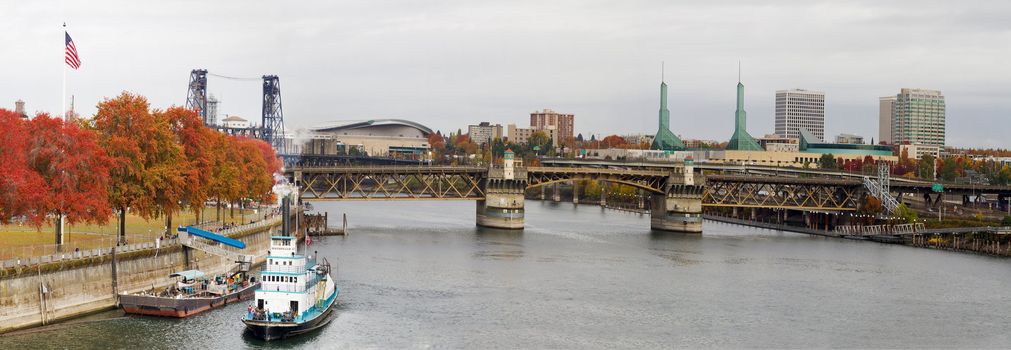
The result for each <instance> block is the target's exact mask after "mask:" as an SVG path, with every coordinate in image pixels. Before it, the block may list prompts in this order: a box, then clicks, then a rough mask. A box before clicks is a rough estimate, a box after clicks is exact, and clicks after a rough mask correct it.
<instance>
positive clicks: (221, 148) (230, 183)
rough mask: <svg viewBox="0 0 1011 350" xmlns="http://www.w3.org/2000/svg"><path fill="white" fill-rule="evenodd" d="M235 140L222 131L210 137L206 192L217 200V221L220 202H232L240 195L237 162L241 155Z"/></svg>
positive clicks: (219, 214) (239, 168)
mask: <svg viewBox="0 0 1011 350" xmlns="http://www.w3.org/2000/svg"><path fill="white" fill-rule="evenodd" d="M237 142H238V141H237V140H236V139H235V138H234V137H231V136H228V135H225V134H222V133H215V134H214V136H213V138H212V144H213V147H212V149H213V152H211V161H212V163H213V166H212V169H213V171H212V172H213V175H212V176H211V183H210V187H209V191H208V194H209V195H210V197H211V198H214V200H215V202H217V220H218V221H220V220H221V204H222V203H223V202H232V201H233V200H236V199H238V198H239V196H240V195H241V184H240V181H241V179H240V176H241V172H242V167H241V166H240V163H239V162H238V159H239V158H240V157H241V156H240V154H239V153H238V151H237V149H238V146H237Z"/></svg>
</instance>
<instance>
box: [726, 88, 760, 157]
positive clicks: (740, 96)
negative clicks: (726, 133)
mask: <svg viewBox="0 0 1011 350" xmlns="http://www.w3.org/2000/svg"><path fill="white" fill-rule="evenodd" d="M727 150H733V151H761V150H762V146H760V145H759V144H758V141H757V140H755V138H754V137H751V134H749V133H748V113H747V112H745V111H744V84H742V83H741V82H740V81H738V82H737V111H735V112H734V135H733V136H731V137H730V142H727Z"/></svg>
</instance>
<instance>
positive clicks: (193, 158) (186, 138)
mask: <svg viewBox="0 0 1011 350" xmlns="http://www.w3.org/2000/svg"><path fill="white" fill-rule="evenodd" d="M155 114H156V118H158V119H164V120H165V121H166V122H167V123H168V125H169V129H170V130H172V133H173V134H174V135H175V137H176V142H177V143H179V144H180V145H181V146H182V149H183V155H184V159H182V160H181V161H180V164H181V166H180V169H179V170H180V173H181V176H182V178H183V191H182V193H181V196H180V198H179V200H180V202H181V203H182V205H183V206H185V207H188V208H189V209H190V210H191V211H193V213H194V214H196V217H197V221H199V220H200V219H199V218H200V217H201V214H202V213H203V209H204V203H205V202H207V199H208V198H209V197H210V194H209V192H210V184H211V176H212V175H213V171H212V170H213V166H214V162H213V159H212V152H213V149H212V148H213V147H214V143H213V141H214V134H216V132H215V131H214V130H211V129H210V128H208V127H206V126H205V125H204V123H203V121H202V120H200V116H199V115H197V112H196V111H194V110H191V109H186V108H182V107H169V109H166V110H165V111H156V112H155ZM165 226H166V227H168V228H169V229H170V230H171V229H172V212H171V211H170V212H168V213H167V215H165Z"/></svg>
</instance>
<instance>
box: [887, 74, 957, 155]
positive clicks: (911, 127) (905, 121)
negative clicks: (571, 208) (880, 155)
mask: <svg viewBox="0 0 1011 350" xmlns="http://www.w3.org/2000/svg"><path fill="white" fill-rule="evenodd" d="M891 119H892V122H891V138H890V139H889V141H891V143H893V144H913V145H933V146H939V147H940V148H942V149H943V148H944V131H945V130H944V129H945V105H944V95H943V94H941V92H940V91H937V90H927V89H905V88H904V89H902V90H900V92H899V94H898V95H896V96H895V107H894V108H893V112H892V118H891Z"/></svg>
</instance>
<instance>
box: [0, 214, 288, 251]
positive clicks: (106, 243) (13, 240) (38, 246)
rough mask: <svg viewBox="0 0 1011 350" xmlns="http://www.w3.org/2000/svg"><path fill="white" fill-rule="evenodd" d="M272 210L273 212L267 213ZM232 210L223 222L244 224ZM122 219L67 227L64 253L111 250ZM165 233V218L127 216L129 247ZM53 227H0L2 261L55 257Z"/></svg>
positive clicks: (187, 219) (178, 219) (190, 217)
mask: <svg viewBox="0 0 1011 350" xmlns="http://www.w3.org/2000/svg"><path fill="white" fill-rule="evenodd" d="M265 210H269V209H265ZM229 212H230V211H229V210H227V209H222V211H221V216H222V221H224V222H227V223H231V222H235V223H236V224H238V223H241V222H242V221H243V217H242V211H241V210H239V209H236V210H235V215H234V216H230V215H229ZM245 212H246V215H247V216H246V220H249V219H250V218H252V216H253V212H254V210H252V209H247V210H245ZM215 218H216V212H215V209H214V208H213V207H209V208H207V209H206V210H205V212H204V220H214V219H215ZM195 223H196V216H195V215H194V214H193V213H192V212H181V213H176V214H175V215H173V216H172V225H173V226H179V225H192V224H195ZM118 225H119V221H118V217H117V216H113V217H110V218H109V221H108V222H107V223H105V224H104V225H96V224H78V225H67V226H66V227H65V231H66V232H67V234H66V237H65V242H66V243H65V244H64V250H63V251H65V252H66V251H73V250H74V248H80V249H82V250H83V249H93V248H99V247H110V246H113V245H115V242H116V233H117V232H118ZM163 232H165V218H164V217H161V218H156V219H152V220H144V219H143V218H141V217H140V216H137V215H133V214H129V213H128V214H127V215H126V238H127V241H128V242H129V243H138V242H147V241H152V240H154V239H155V238H156V237H158V236H160V235H161V234H162V233H163ZM55 241H56V236H55V233H54V229H53V225H52V223H47V224H46V225H43V226H42V227H39V228H36V227H34V226H30V225H24V226H19V225H0V259H9V258H10V257H13V256H33V255H44V254H51V253H52V252H54V251H55V247H54V246H52V245H54V244H55V243H56V242H55Z"/></svg>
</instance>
